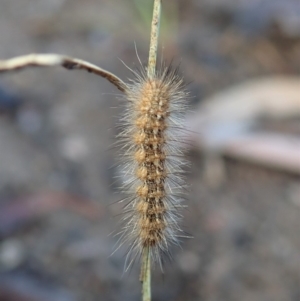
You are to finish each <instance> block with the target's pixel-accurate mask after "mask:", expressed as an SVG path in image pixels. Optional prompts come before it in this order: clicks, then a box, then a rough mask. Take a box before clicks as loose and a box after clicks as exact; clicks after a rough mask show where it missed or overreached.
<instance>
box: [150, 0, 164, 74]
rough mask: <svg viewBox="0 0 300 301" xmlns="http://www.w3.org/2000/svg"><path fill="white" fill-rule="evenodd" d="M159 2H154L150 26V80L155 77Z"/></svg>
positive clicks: (159, 14) (156, 0)
mask: <svg viewBox="0 0 300 301" xmlns="http://www.w3.org/2000/svg"><path fill="white" fill-rule="evenodd" d="M161 2H162V0H154V7H153V17H152V25H151V38H150V50H149V61H148V77H149V78H152V77H154V75H155V68H156V58H157V47H158V36H159V27H160V16H161Z"/></svg>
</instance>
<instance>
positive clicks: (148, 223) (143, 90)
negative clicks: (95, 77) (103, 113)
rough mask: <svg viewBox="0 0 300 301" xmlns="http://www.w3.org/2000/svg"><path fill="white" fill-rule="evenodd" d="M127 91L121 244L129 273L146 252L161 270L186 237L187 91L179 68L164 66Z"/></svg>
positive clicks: (136, 80) (140, 76)
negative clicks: (125, 247) (183, 209)
mask: <svg viewBox="0 0 300 301" xmlns="http://www.w3.org/2000/svg"><path fill="white" fill-rule="evenodd" d="M134 74H135V78H134V80H132V81H131V84H129V85H128V88H127V91H126V98H127V100H126V110H125V114H124V116H123V118H122V119H121V123H122V125H123V130H122V132H121V133H120V134H119V135H118V137H117V138H118V141H121V143H122V144H123V146H122V148H121V152H122V153H121V159H122V160H123V164H122V178H123V179H124V182H125V183H124V186H123V191H124V192H125V193H126V194H127V195H128V197H127V198H126V200H127V203H126V204H125V205H124V212H125V216H124V219H123V223H124V225H123V229H122V232H121V235H120V239H119V241H120V246H121V245H123V244H124V243H125V242H126V243H127V242H128V241H129V242H130V247H129V249H128V254H127V257H126V261H125V270H127V269H128V268H129V267H130V266H131V265H132V264H133V262H134V260H135V259H136V258H139V257H141V255H142V253H143V250H144V249H145V248H148V249H149V251H150V256H151V258H152V259H153V260H154V261H155V262H158V263H159V265H160V266H161V267H162V263H163V257H164V256H163V255H165V254H167V255H170V245H172V244H175V245H178V244H179V241H180V237H183V236H185V235H184V233H183V231H182V230H181V229H180V227H179V221H180V219H181V215H180V208H181V207H183V206H182V198H181V197H180V194H182V190H183V187H184V186H185V181H184V179H183V168H184V167H185V166H186V161H185V160H184V158H183V157H184V156H183V146H184V141H183V139H182V138H183V136H182V135H181V133H182V132H181V130H180V129H183V117H184V112H185V110H186V99H187V92H186V91H185V86H184V82H183V80H182V78H181V76H180V75H179V74H178V68H175V69H172V68H171V67H162V70H160V71H157V72H156V73H155V74H154V76H152V77H151V78H149V77H148V76H147V74H146V72H145V71H142V72H140V73H137V72H134Z"/></svg>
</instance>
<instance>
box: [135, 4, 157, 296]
mask: <svg viewBox="0 0 300 301" xmlns="http://www.w3.org/2000/svg"><path fill="white" fill-rule="evenodd" d="M161 2H162V0H154V7H153V17H152V24H151V37H150V49H149V61H148V69H147V75H148V78H153V77H154V76H155V69H156V58H157V48H158V35H159V27H160V16H161ZM140 279H141V281H142V298H143V301H151V256H150V247H145V248H144V250H143V254H142V268H141V275H140Z"/></svg>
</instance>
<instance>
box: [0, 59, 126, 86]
mask: <svg viewBox="0 0 300 301" xmlns="http://www.w3.org/2000/svg"><path fill="white" fill-rule="evenodd" d="M34 66H37V67H43V66H44V67H48V66H62V67H64V68H66V69H68V70H73V69H83V70H86V71H88V72H90V73H94V74H96V75H99V76H101V77H104V78H105V79H107V80H108V81H109V82H111V83H112V84H113V85H114V86H116V87H117V88H118V89H119V90H120V91H122V92H125V91H126V89H127V85H126V84H125V83H124V82H123V81H122V80H121V79H120V78H118V77H117V76H116V75H114V74H112V73H110V72H109V71H106V70H104V69H102V68H100V67H98V66H96V65H93V64H91V63H89V62H86V61H83V60H80V59H76V58H71V57H67V56H63V55H59V54H28V55H23V56H19V57H15V58H12V59H9V60H3V61H2V60H0V72H5V71H13V70H18V69H23V68H26V67H34Z"/></svg>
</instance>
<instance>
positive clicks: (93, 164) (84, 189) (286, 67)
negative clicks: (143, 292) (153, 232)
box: [0, 0, 300, 301]
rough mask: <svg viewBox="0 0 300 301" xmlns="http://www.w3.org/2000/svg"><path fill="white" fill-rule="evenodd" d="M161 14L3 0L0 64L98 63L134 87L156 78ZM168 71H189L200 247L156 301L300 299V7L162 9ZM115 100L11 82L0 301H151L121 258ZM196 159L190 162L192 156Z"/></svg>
mask: <svg viewBox="0 0 300 301" xmlns="http://www.w3.org/2000/svg"><path fill="white" fill-rule="evenodd" d="M152 2H153V1H150V0H109V1H104V0H84V1H83V0H1V2H0V58H1V59H4V58H9V57H12V56H16V55H22V54H26V53H31V52H42V53H45V52H48V53H61V54H68V55H70V56H75V57H78V58H82V59H86V60H88V61H91V62H93V63H95V64H98V65H100V66H101V67H103V68H106V69H108V70H110V71H112V72H114V73H116V74H117V75H118V76H120V77H121V78H123V79H124V80H127V78H130V77H131V73H130V71H129V70H128V69H127V68H126V67H125V66H124V65H123V63H122V61H124V62H125V63H126V64H127V65H128V66H129V67H130V68H133V69H134V68H139V67H140V66H139V62H138V59H137V54H136V51H135V44H136V47H137V52H138V55H139V57H140V59H141V61H142V62H143V63H146V62H147V55H148V50H147V49H148V43H149V27H150V19H151V14H152ZM163 2H164V3H163V21H162V28H161V29H162V33H161V39H160V41H161V42H160V56H161V57H162V56H163V58H164V60H166V61H168V62H170V61H172V60H173V64H175V65H176V64H179V63H180V69H181V72H182V74H183V76H184V78H185V81H186V82H187V83H188V85H187V89H188V90H189V92H190V95H191V97H190V99H189V100H187V101H188V102H189V105H190V113H188V115H187V118H186V124H187V128H189V129H190V130H187V131H186V133H187V134H186V138H187V139H188V141H189V142H188V143H187V152H186V153H187V157H189V160H191V162H192V169H191V170H190V171H189V172H188V175H187V182H188V184H190V186H191V189H189V192H188V193H187V204H188V209H187V210H186V211H184V212H183V215H184V221H183V224H184V229H185V230H186V231H187V232H188V233H190V234H191V235H192V236H193V239H188V240H185V241H183V243H182V249H180V248H174V249H173V250H172V253H173V257H174V260H172V261H171V262H170V263H169V262H166V265H165V268H164V273H163V274H162V273H161V271H160V269H159V268H156V270H155V271H154V275H153V282H152V283H153V285H152V286H153V300H164V301H167V300H172V301H180V300H205V301H221V300H222V301H234V300H239V301H240V300H243V301H254V300H255V301H260V300H261V301H268V300H272V301H282V300H291V301H292V300H295V301H296V300H299V299H300V286H299V283H300V235H299V232H300V176H299V175H300V162H299V161H300V148H299V145H300V142H299V140H300V91H299V88H300V81H299V76H300V2H299V0H251V1H243V0H214V1H212V0H176V1H173V0H172V1H171V0H169V1H163ZM122 110H123V106H122V100H120V99H118V91H117V90H116V89H115V88H114V87H113V86H112V85H110V84H109V83H107V82H106V81H105V80H103V79H102V78H99V77H97V76H95V75H92V74H87V73H85V72H80V71H74V72H69V71H66V70H63V69H61V68H59V67H57V68H52V69H51V68H50V69H30V70H28V69H27V70H25V71H22V72H17V73H10V74H2V75H1V77H0V300H1V301H15V300H18V301H25V300H26V301H79V300H89V301H93V300H130V301H133V300H140V284H139V282H138V274H139V266H138V265H135V266H134V267H133V268H132V270H131V271H130V272H127V273H123V268H124V261H125V258H124V254H125V250H119V251H118V252H116V253H114V254H113V255H112V256H110V255H111V254H112V251H113V249H114V246H115V243H116V240H117V238H116V237H115V236H114V235H113V234H111V233H113V231H115V230H117V229H118V221H119V220H120V218H121V217H120V216H119V213H120V211H121V207H120V206H119V205H118V204H115V205H112V204H113V203H114V202H116V201H117V200H119V199H120V198H122V194H121V193H120V192H118V189H117V187H118V186H119V185H120V182H119V180H118V179H117V178H116V177H117V176H118V168H117V167H114V166H115V164H116V162H117V160H116V158H115V153H116V151H115V149H114V148H113V147H112V148H111V146H112V145H113V143H114V142H115V138H114V137H115V135H116V134H117V133H118V129H117V128H116V127H115V125H116V124H117V122H118V118H119V117H118V116H120V114H122ZM189 145H191V147H189Z"/></svg>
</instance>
